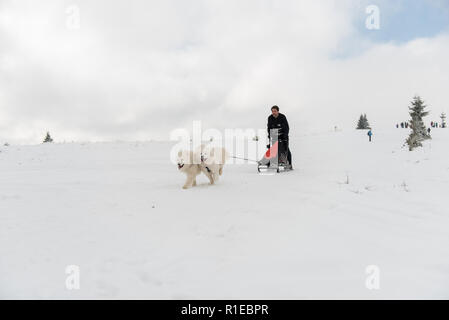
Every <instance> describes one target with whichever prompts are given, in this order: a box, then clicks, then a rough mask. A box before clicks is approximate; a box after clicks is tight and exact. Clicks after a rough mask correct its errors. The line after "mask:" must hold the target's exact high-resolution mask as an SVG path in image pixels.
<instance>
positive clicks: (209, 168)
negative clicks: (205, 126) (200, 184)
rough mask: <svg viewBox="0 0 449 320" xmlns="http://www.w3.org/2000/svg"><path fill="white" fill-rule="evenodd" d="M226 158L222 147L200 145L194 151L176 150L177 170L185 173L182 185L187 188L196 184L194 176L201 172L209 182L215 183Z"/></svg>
mask: <svg viewBox="0 0 449 320" xmlns="http://www.w3.org/2000/svg"><path fill="white" fill-rule="evenodd" d="M227 158H228V154H227V152H226V150H225V149H224V148H216V147H210V146H206V145H201V146H200V147H199V148H198V149H197V150H196V151H195V152H192V151H186V150H184V151H179V152H178V160H177V161H178V170H179V171H180V172H182V173H184V174H186V175H187V180H186V182H185V184H184V186H183V187H182V188H183V189H188V188H190V187H195V186H196V177H197V176H198V175H199V174H201V172H203V173H204V174H205V175H206V176H207V177H208V179H209V182H210V184H215V182H217V181H218V179H219V176H221V175H222V174H223V167H224V164H225V162H226V159H227Z"/></svg>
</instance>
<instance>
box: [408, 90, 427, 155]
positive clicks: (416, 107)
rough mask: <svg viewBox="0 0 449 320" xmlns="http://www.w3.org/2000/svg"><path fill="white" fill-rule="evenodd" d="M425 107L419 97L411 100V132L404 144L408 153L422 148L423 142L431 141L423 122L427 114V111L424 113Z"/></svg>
mask: <svg viewBox="0 0 449 320" xmlns="http://www.w3.org/2000/svg"><path fill="white" fill-rule="evenodd" d="M426 107H427V106H426V105H425V104H424V101H422V99H421V97H419V96H415V97H414V98H413V101H412V106H411V107H409V110H410V116H411V117H412V119H411V120H410V127H411V129H412V132H410V136H409V137H408V138H407V140H406V141H405V142H406V143H407V145H408V148H409V150H410V151H413V149H415V148H417V147H422V142H423V141H424V140H427V139H431V136H430V134H429V133H428V132H427V129H426V126H425V125H424V121H423V118H424V117H425V116H427V115H428V114H429V112H428V111H424V109H425V108H426Z"/></svg>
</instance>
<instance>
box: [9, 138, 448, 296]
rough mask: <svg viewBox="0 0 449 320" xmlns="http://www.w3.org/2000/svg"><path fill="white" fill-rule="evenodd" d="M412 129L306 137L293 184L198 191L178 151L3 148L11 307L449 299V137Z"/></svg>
mask: <svg viewBox="0 0 449 320" xmlns="http://www.w3.org/2000/svg"><path fill="white" fill-rule="evenodd" d="M407 132H408V131H407V130H401V129H398V130H391V131H388V132H380V131H378V132H374V133H375V136H374V141H373V142H372V143H371V144H370V143H368V141H367V136H366V133H365V132H364V131H362V132H356V131H346V132H326V133H317V134H309V135H302V136H298V137H296V138H294V139H293V141H292V146H291V149H292V152H293V157H294V165H295V168H296V170H295V171H293V172H289V173H284V174H280V175H275V176H260V175H258V174H257V172H256V168H255V167H254V165H253V164H245V165H229V166H227V167H226V168H225V173H224V176H223V178H222V180H221V181H220V182H219V183H218V185H216V186H209V185H207V179H206V177H204V176H203V177H201V178H200V179H199V183H200V185H199V186H198V187H197V188H194V189H189V190H182V189H181V186H182V185H183V183H184V179H185V177H184V176H183V175H181V174H179V173H178V171H177V168H176V166H175V165H173V164H172V163H170V161H169V151H170V148H171V147H172V145H173V143H169V142H145V143H138V142H136V143H120V142H117V143H85V144H81V143H68V144H47V145H35V146H9V147H1V148H0V150H1V152H0V174H1V176H0V177H1V178H0V298H43V299H45V298H68V299H80V298H88V299H90V298H106V299H115V298H125V299H127V298H139V299H140V298H142V299H221V298H225V299H243V298H245V299H246V298H248V299H249V298H251V299H303V298H304V299H309V298H323V299H334V298H343V299H346V298H360V299H380V298H387V299H388V298H404V299H409V298H425V299H426V298H449V210H448V191H449V161H448V157H449V130H444V129H439V130H438V129H434V131H433V137H434V139H433V140H432V141H431V142H430V143H428V144H426V146H425V147H424V148H421V149H419V150H417V151H414V152H409V151H408V150H407V149H406V148H401V145H402V143H403V141H404V140H405V136H406V135H407ZM68 265H77V266H79V267H80V286H81V287H80V290H68V289H67V288H66V284H65V283H66V278H67V276H68V275H67V274H66V273H65V268H66V266H68ZM370 265H375V266H378V268H379V270H380V278H379V280H380V288H379V290H369V289H368V288H367V287H366V284H365V282H366V280H367V278H368V277H369V275H368V274H367V273H366V268H367V266H370Z"/></svg>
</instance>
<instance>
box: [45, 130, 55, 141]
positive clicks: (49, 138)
mask: <svg viewBox="0 0 449 320" xmlns="http://www.w3.org/2000/svg"><path fill="white" fill-rule="evenodd" d="M51 142H53V138H52V137H51V136H50V132H47V135H46V136H45V139H44V143H51Z"/></svg>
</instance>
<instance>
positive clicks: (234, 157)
mask: <svg viewBox="0 0 449 320" xmlns="http://www.w3.org/2000/svg"><path fill="white" fill-rule="evenodd" d="M231 158H233V159H238V160H245V161H251V162H254V163H259V161H256V160H252V159H247V158H240V157H236V156H232V157H231Z"/></svg>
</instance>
